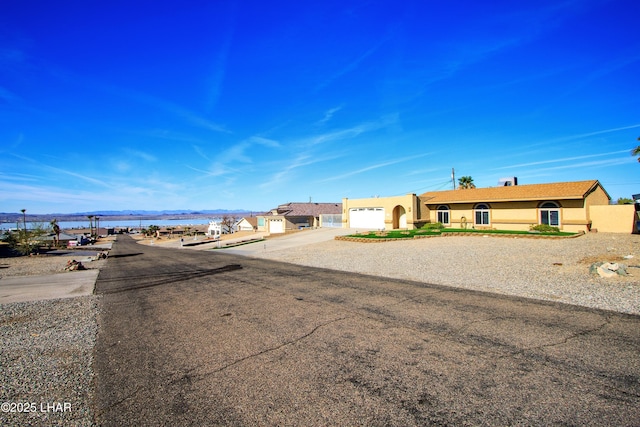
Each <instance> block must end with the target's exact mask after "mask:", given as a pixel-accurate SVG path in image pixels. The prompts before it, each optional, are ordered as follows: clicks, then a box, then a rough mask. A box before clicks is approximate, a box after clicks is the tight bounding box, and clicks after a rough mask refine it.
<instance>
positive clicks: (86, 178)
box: [11, 154, 116, 189]
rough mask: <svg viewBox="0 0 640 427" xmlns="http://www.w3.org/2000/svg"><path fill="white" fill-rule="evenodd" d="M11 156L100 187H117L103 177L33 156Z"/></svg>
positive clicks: (42, 168)
mask: <svg viewBox="0 0 640 427" xmlns="http://www.w3.org/2000/svg"><path fill="white" fill-rule="evenodd" d="M11 156H13V157H16V158H18V159H20V160H23V161H25V162H28V163H31V164H33V165H36V166H37V167H38V168H39V169H40V170H45V171H51V172H55V173H57V174H63V175H67V176H70V177H73V178H76V179H79V180H81V181H85V182H88V183H90V184H94V185H97V186H99V187H104V188H111V189H114V188H116V187H114V186H112V185H110V184H108V183H107V182H106V181H104V180H102V179H97V178H94V177H91V176H89V175H85V174H81V173H77V172H73V171H70V170H67V169H62V168H59V167H55V166H51V165H47V164H45V163H42V162H39V161H37V160H34V159H32V158H29V157H25V156H22V155H19V154H11Z"/></svg>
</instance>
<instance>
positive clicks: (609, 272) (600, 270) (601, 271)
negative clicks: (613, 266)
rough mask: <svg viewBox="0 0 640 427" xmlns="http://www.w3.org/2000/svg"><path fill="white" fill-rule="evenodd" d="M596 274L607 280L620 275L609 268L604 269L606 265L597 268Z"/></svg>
mask: <svg viewBox="0 0 640 427" xmlns="http://www.w3.org/2000/svg"><path fill="white" fill-rule="evenodd" d="M596 272H597V273H598V275H599V276H600V277H605V278H607V279H609V278H611V277H615V276H617V275H618V273H616V272H615V271H613V270H609V269H608V268H604V265H601V266H600V267H598V268H596Z"/></svg>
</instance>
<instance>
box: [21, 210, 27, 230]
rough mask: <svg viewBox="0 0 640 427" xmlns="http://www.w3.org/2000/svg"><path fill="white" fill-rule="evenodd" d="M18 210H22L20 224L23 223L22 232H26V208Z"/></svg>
mask: <svg viewBox="0 0 640 427" xmlns="http://www.w3.org/2000/svg"><path fill="white" fill-rule="evenodd" d="M20 212H22V225H24V232H25V233H26V232H27V214H26V212H27V210H26V209H20Z"/></svg>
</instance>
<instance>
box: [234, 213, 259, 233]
mask: <svg viewBox="0 0 640 427" xmlns="http://www.w3.org/2000/svg"><path fill="white" fill-rule="evenodd" d="M233 229H234V231H235V232H238V231H256V230H257V229H258V218H257V217H255V216H250V217H244V218H240V220H239V221H238V222H236V223H235V224H234V225H233Z"/></svg>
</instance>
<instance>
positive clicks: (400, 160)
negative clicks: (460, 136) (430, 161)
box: [316, 153, 428, 183]
mask: <svg viewBox="0 0 640 427" xmlns="http://www.w3.org/2000/svg"><path fill="white" fill-rule="evenodd" d="M427 155H428V153H423V154H418V155H416V156H409V157H403V158H400V159H395V160H389V161H388V162H382V163H378V164H375V165H371V166H367V167H364V168H361V169H356V170H353V171H351V172H347V173H344V174H341V175H335V176H332V177H329V178H325V179H322V180H319V181H316V182H318V183H322V182H329V181H337V180H340V179H344V178H348V177H350V176H354V175H359V174H361V173H364V172H368V171H371V170H374V169H380V168H383V167H386V166H391V165H395V164H398V163H403V162H407V161H409V160H414V159H419V158H421V157H425V156H427Z"/></svg>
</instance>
